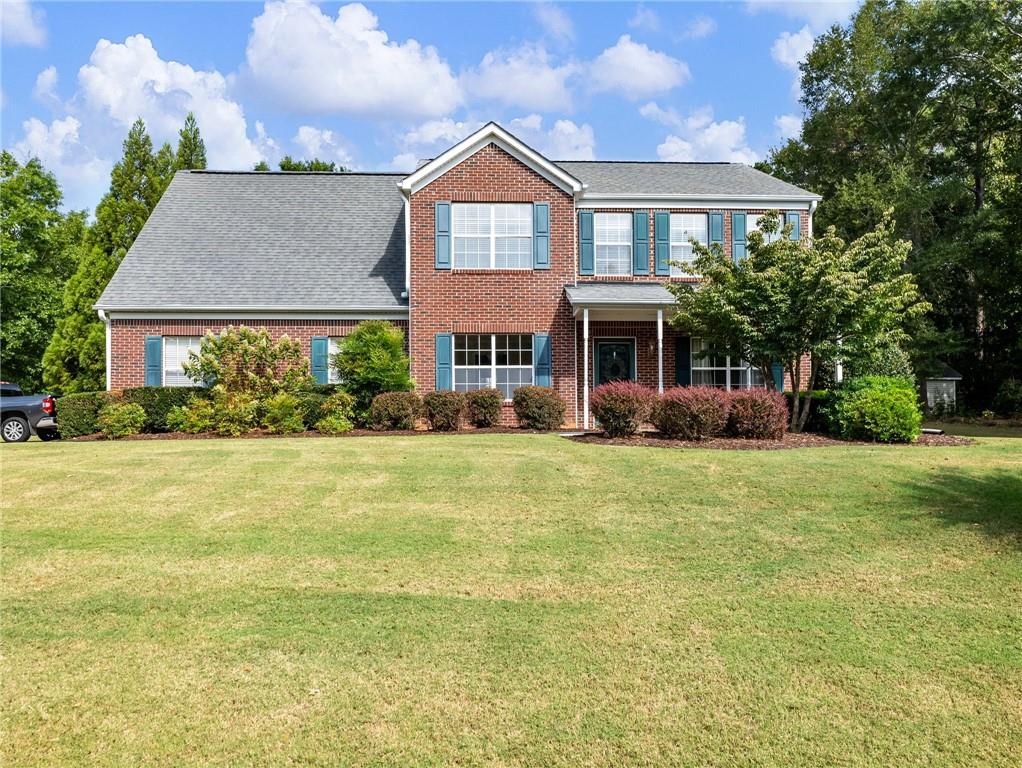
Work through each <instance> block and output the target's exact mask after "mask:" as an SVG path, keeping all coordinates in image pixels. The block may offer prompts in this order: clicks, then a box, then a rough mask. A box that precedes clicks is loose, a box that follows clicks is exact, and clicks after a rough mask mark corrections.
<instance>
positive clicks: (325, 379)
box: [310, 336, 330, 384]
mask: <svg viewBox="0 0 1022 768" xmlns="http://www.w3.org/2000/svg"><path fill="white" fill-rule="evenodd" d="M311 351H312V354H311V355H310V357H311V358H312V378H314V379H315V380H316V383H317V384H329V383H330V340H329V339H328V338H327V337H326V336H313V337H312V349H311Z"/></svg>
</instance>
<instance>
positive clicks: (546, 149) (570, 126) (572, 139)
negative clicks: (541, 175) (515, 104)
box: [509, 115, 596, 160]
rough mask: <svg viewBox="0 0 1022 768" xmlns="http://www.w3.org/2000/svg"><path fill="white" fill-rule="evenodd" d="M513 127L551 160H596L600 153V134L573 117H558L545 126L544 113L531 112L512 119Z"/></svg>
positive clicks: (520, 137) (514, 132) (510, 126)
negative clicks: (573, 119) (597, 139)
mask: <svg viewBox="0 0 1022 768" xmlns="http://www.w3.org/2000/svg"><path fill="white" fill-rule="evenodd" d="M509 130H510V131H511V133H513V134H514V135H515V136H517V137H518V138H519V139H521V140H522V141H524V142H525V143H526V144H528V145H529V146H530V147H532V148H533V149H535V150H537V151H538V152H540V153H541V154H543V155H544V156H546V157H549V158H550V159H551V160H593V159H595V157H596V138H595V136H594V135H593V128H592V126H591V125H589V124H588V123H583V124H582V125H577V124H576V123H574V122H573V121H571V120H555V121H554V124H553V125H552V126H551V127H550V128H549V129H544V127H543V118H542V117H540V116H539V115H527V116H525V117H519V118H515V119H514V120H512V121H511V124H510V125H509Z"/></svg>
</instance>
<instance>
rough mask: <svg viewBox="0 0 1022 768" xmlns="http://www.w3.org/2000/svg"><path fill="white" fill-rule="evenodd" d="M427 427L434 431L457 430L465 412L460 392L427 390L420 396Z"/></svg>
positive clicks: (463, 400)
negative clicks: (427, 391)
mask: <svg viewBox="0 0 1022 768" xmlns="http://www.w3.org/2000/svg"><path fill="white" fill-rule="evenodd" d="M422 404H423V406H425V410H426V418H427V419H428V420H429V428H430V429H432V430H434V431H436V432H457V431H458V430H459V429H461V416H462V414H463V413H464V412H465V396H464V395H462V394H461V392H450V391H441V392H429V393H427V394H426V396H425V397H423V398H422Z"/></svg>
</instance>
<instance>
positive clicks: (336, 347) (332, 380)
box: [326, 336, 344, 384]
mask: <svg viewBox="0 0 1022 768" xmlns="http://www.w3.org/2000/svg"><path fill="white" fill-rule="evenodd" d="M343 338H344V337H343V336H331V337H330V338H329V339H328V340H327V356H326V380H327V383H328V384H340V383H341V376H340V374H339V373H337V369H336V368H334V358H335V357H336V356H337V353H338V352H340V351H341V339H343Z"/></svg>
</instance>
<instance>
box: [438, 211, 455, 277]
mask: <svg viewBox="0 0 1022 768" xmlns="http://www.w3.org/2000/svg"><path fill="white" fill-rule="evenodd" d="M435 266H436V268H437V269H450V268H451V204H450V203H437V204H436V261H435Z"/></svg>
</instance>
